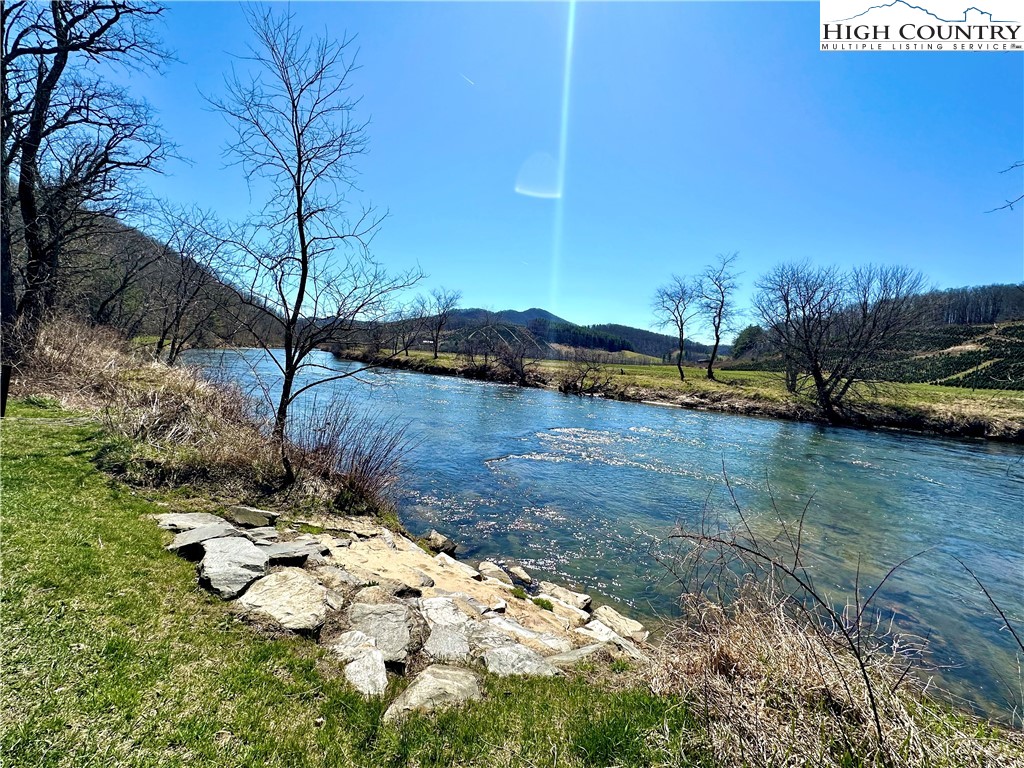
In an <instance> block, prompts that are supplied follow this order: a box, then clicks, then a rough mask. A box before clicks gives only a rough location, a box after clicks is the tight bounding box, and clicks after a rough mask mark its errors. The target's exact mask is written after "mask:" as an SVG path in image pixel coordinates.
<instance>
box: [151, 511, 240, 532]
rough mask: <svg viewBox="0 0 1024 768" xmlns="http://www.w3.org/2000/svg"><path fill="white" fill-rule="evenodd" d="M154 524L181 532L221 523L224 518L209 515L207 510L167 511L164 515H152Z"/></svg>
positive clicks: (166, 529)
mask: <svg viewBox="0 0 1024 768" xmlns="http://www.w3.org/2000/svg"><path fill="white" fill-rule="evenodd" d="M153 519H154V520H156V524H157V525H159V526H160V527H161V528H163V529H164V530H165V531H171V532H172V533H181V532H182V531H191V530H192V529H193V528H202V527H203V526H204V525H217V524H218V523H223V522H224V518H222V517H217V516H216V515H211V514H210V513H209V512H168V513H167V514H164V515H153Z"/></svg>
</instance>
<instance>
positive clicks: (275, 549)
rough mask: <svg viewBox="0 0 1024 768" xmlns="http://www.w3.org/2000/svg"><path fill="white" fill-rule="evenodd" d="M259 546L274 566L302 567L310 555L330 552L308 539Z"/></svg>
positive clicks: (318, 543)
mask: <svg viewBox="0 0 1024 768" xmlns="http://www.w3.org/2000/svg"><path fill="white" fill-rule="evenodd" d="M260 546H261V547H262V548H263V551H264V552H266V553H267V557H269V558H270V562H271V563H273V564H274V565H302V564H303V563H305V562H306V558H308V557H309V556H310V555H321V554H323V553H324V552H329V551H330V548H329V547H326V546H324V545H323V544H321V543H320V542H319V541H317V540H316V539H312V538H308V537H299V538H297V539H292V540H291V541H281V542H278V543H276V544H261V545H260Z"/></svg>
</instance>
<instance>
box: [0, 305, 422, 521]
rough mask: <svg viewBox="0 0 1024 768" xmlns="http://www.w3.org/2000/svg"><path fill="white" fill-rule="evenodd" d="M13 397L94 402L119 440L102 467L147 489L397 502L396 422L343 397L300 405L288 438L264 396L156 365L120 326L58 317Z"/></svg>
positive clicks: (332, 502) (292, 501)
mask: <svg viewBox="0 0 1024 768" xmlns="http://www.w3.org/2000/svg"><path fill="white" fill-rule="evenodd" d="M15 392H16V394H19V395H29V394H46V395H49V396H55V397H57V398H58V399H60V400H61V401H62V403H63V404H64V405H66V406H72V407H75V408H78V409H88V410H92V411H93V412H95V413H96V414H98V416H99V417H100V418H101V420H102V422H103V424H104V426H105V427H106V429H107V432H108V433H109V435H110V436H111V438H112V439H111V440H110V442H109V444H108V445H107V447H106V448H105V449H104V451H103V452H102V453H101V457H100V459H101V464H102V466H103V467H104V468H105V469H107V470H108V471H112V472H114V473H116V474H118V475H120V476H122V477H123V478H124V479H126V480H127V481H129V482H132V483H135V484H138V485H147V486H182V485H189V486H202V487H204V488H205V489H206V491H207V492H213V493H214V494H215V495H217V496H219V497H230V498H232V499H240V500H249V501H255V500H257V499H260V500H263V501H266V500H267V499H268V497H273V501H274V503H276V504H278V505H286V506H297V507H301V508H306V509H308V508H317V509H322V510H331V509H333V510H339V511H344V512H347V513H367V514H369V513H385V512H390V511H392V499H391V490H392V489H393V487H394V485H395V483H396V481H397V478H398V469H399V466H400V462H401V459H402V457H403V456H404V453H405V451H406V449H407V447H408V441H407V440H406V438H405V434H404V430H402V429H401V428H400V427H399V426H398V425H397V424H395V423H394V422H388V421H386V420H381V419H377V418H375V417H373V416H368V415H363V414H360V413H357V412H356V410H355V409H354V408H352V407H351V406H350V405H349V404H348V403H347V402H345V401H335V402H325V403H324V404H323V406H320V405H318V404H316V403H314V406H313V407H312V408H309V409H305V410H301V411H297V412H296V415H295V418H294V419H293V420H292V423H291V424H290V425H289V429H288V439H287V442H286V444H285V445H284V446H283V450H284V451H286V452H287V454H288V456H289V458H290V459H291V460H292V462H293V466H294V467H295V468H296V482H295V483H293V484H289V485H287V486H285V485H284V483H283V477H284V473H283V468H282V465H281V451H282V447H281V446H279V445H278V444H276V443H275V442H274V441H273V439H272V438H271V437H270V429H269V423H268V421H267V419H266V417H265V409H263V408H261V407H260V401H259V400H257V399H256V398H253V397H251V396H249V395H248V394H246V393H245V392H243V391H242V389H241V388H240V387H239V386H238V385H237V384H236V383H234V382H231V381H227V380H213V379H211V378H210V377H209V376H208V375H205V374H203V373H202V372H201V371H199V370H198V369H195V368H189V367H185V366H174V367H171V366H168V365H166V364H164V363H160V362H154V361H153V360H152V359H151V358H150V357H149V356H148V355H145V354H144V353H142V352H141V351H138V350H135V349H133V348H132V346H131V345H130V344H129V343H128V342H127V341H126V340H125V339H123V338H122V337H120V336H119V335H118V334H117V333H116V332H114V331H112V330H110V329H107V328H102V327H93V326H88V325H85V324H82V323H80V322H78V321H75V320H72V319H69V318H60V317H58V318H53V319H52V320H51V321H50V322H48V323H46V324H45V325H44V327H43V329H42V331H41V333H40V336H39V343H38V344H37V345H36V348H35V350H34V351H33V352H32V353H31V355H30V356H29V357H28V358H27V359H26V361H25V364H24V365H23V366H22V369H21V370H20V371H19V373H18V378H17V379H16V390H15Z"/></svg>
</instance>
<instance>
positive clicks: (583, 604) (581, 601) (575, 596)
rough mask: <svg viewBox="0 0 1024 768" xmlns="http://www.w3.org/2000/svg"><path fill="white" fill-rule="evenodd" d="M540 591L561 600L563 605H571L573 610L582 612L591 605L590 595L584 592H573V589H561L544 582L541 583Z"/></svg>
mask: <svg viewBox="0 0 1024 768" xmlns="http://www.w3.org/2000/svg"><path fill="white" fill-rule="evenodd" d="M540 591H541V592H545V593H547V594H549V595H551V596H552V597H555V598H557V599H559V600H561V601H562V602H563V603H567V604H569V605H571V606H572V607H573V608H578V609H579V610H581V611H585V610H587V608H588V606H589V605H590V595H585V594H583V593H582V592H573V591H572V590H571V589H566V588H565V587H560V586H558V585H557V584H553V583H552V582H550V581H542V582H541V583H540Z"/></svg>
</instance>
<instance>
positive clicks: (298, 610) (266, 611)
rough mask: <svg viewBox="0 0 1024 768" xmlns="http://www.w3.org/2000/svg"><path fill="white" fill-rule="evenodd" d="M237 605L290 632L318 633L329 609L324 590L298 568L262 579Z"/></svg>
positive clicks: (325, 590) (278, 572) (283, 569)
mask: <svg viewBox="0 0 1024 768" xmlns="http://www.w3.org/2000/svg"><path fill="white" fill-rule="evenodd" d="M238 605H239V606H240V607H241V608H242V609H243V611H245V612H246V613H249V614H255V615H257V616H261V617H265V618H269V619H272V620H273V621H275V622H276V623H277V624H279V625H281V626H282V627H284V628H285V629H290V630H292V631H293V632H313V631H315V630H317V629H319V628H320V627H321V626H322V625H323V623H324V621H325V620H326V618H327V611H328V608H329V605H328V593H327V587H325V586H324V585H323V584H321V583H320V582H318V581H317V580H316V579H314V578H313V577H312V576H311V575H310V574H309V573H308V572H307V571H304V570H302V569H301V568H282V569H281V570H280V571H277V572H276V573H272V574H270V575H269V576H265V577H264V578H262V579H260V580H259V581H257V582H256V583H255V584H253V585H252V586H251V587H249V590H248V591H247V592H246V593H245V594H244V595H242V597H240V598H239V599H238Z"/></svg>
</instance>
